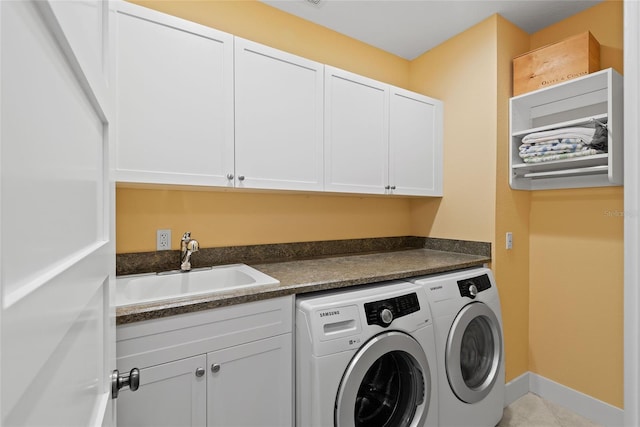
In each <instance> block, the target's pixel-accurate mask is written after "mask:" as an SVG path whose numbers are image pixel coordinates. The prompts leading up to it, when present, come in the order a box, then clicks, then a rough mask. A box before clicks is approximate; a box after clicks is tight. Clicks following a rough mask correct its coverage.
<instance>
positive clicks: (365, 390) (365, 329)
mask: <svg viewBox="0 0 640 427" xmlns="http://www.w3.org/2000/svg"><path fill="white" fill-rule="evenodd" d="M296 425H297V426H300V427H307V426H313V427H321V426H334V427H347V426H348V427H364V426H367V427H375V426H389V427H409V426H411V427H419V426H437V425H438V381H437V372H436V353H435V337H434V333H433V320H432V317H431V312H430V310H429V303H428V301H427V299H426V295H425V293H424V291H423V289H422V288H421V287H420V286H417V285H413V284H411V283H408V282H399V281H392V282H384V283H381V284H377V285H366V286H359V287H358V288H357V289H353V288H351V289H347V290H344V289H343V290H340V291H329V292H322V293H315V294H310V295H308V296H300V297H298V298H297V299H296Z"/></svg>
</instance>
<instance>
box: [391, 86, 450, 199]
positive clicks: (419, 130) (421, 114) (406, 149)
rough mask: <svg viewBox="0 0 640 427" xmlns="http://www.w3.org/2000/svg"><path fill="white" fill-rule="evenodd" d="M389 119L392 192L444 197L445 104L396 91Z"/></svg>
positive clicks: (404, 91)
mask: <svg viewBox="0 0 640 427" xmlns="http://www.w3.org/2000/svg"><path fill="white" fill-rule="evenodd" d="M389 117H390V120H389V184H390V186H391V193H392V194H401V195H410V196H442V126H443V123H442V101H439V100H436V99H433V98H429V97H427V96H423V95H419V94H417V93H414V92H409V91H406V90H403V89H400V88H392V89H391V99H390V111H389Z"/></svg>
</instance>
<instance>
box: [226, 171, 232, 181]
mask: <svg viewBox="0 0 640 427" xmlns="http://www.w3.org/2000/svg"><path fill="white" fill-rule="evenodd" d="M227 179H228V180H229V181H231V180H232V179H233V174H232V173H228V174H227Z"/></svg>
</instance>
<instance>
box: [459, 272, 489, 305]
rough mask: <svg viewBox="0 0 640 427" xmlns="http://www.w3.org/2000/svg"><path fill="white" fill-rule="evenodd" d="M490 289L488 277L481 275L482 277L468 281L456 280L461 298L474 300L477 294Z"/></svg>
mask: <svg viewBox="0 0 640 427" xmlns="http://www.w3.org/2000/svg"><path fill="white" fill-rule="evenodd" d="M490 287H491V280H489V276H488V275H486V274H483V275H482V276H477V277H472V278H470V279H464V280H458V289H459V290H460V296H461V297H469V298H471V299H473V298H475V297H476V295H477V294H478V292H482V291H486V290H487V289H489V288H490Z"/></svg>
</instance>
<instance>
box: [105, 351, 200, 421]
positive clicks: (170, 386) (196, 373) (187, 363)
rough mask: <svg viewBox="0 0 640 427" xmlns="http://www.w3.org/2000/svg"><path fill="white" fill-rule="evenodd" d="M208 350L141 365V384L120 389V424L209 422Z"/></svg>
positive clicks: (118, 401)
mask: <svg viewBox="0 0 640 427" xmlns="http://www.w3.org/2000/svg"><path fill="white" fill-rule="evenodd" d="M206 362H207V359H206V356H205V355H204V354H202V355H199V356H194V357H189V358H187V359H181V360H177V361H175V362H169V363H164V364H162V365H157V366H152V367H149V368H144V369H140V387H139V388H138V390H137V391H135V392H132V391H130V390H129V389H123V390H121V391H120V396H119V397H118V400H117V405H118V409H117V410H118V426H119V427H128V426H149V427H160V426H166V427H169V426H171V427H175V426H205V425H206V422H207V421H206V420H207V407H206V397H207V384H206V381H207V375H206V372H207V371H206V368H207V367H206Z"/></svg>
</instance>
